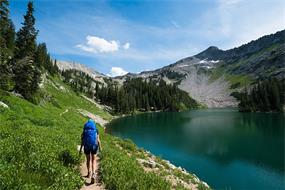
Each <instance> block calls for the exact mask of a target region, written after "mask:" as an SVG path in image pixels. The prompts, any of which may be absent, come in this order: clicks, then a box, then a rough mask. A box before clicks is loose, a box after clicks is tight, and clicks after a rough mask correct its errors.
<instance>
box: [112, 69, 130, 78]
mask: <svg viewBox="0 0 285 190" xmlns="http://www.w3.org/2000/svg"><path fill="white" fill-rule="evenodd" d="M127 73H128V72H127V71H125V70H124V69H123V68H121V67H112V68H111V71H110V76H112V77H116V76H122V75H125V74H127Z"/></svg>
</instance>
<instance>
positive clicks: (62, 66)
mask: <svg viewBox="0 0 285 190" xmlns="http://www.w3.org/2000/svg"><path fill="white" fill-rule="evenodd" d="M56 63H57V66H58V68H59V70H61V71H66V70H77V71H81V72H84V73H85V74H87V75H89V76H90V77H92V78H93V79H94V80H95V81H98V82H101V83H105V82H104V78H109V77H107V76H106V75H104V74H102V73H99V72H98V71H95V70H94V69H92V68H89V67H87V66H85V65H84V64H81V63H75V62H72V63H71V62H68V61H57V62H56Z"/></svg>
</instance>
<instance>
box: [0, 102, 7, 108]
mask: <svg viewBox="0 0 285 190" xmlns="http://www.w3.org/2000/svg"><path fill="white" fill-rule="evenodd" d="M0 106H1V107H4V108H9V106H8V105H7V104H5V103H4V102H1V101H0Z"/></svg>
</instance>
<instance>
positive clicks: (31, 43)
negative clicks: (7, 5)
mask: <svg viewBox="0 0 285 190" xmlns="http://www.w3.org/2000/svg"><path fill="white" fill-rule="evenodd" d="M33 13H34V6H33V3H32V2H31V1H30V2H28V10H27V12H26V15H24V22H23V23H22V25H23V27H22V28H21V29H20V30H19V32H17V38H16V46H17V49H16V55H15V56H16V58H17V59H23V58H25V57H27V56H28V57H30V59H33V58H34V55H35V52H36V38H37V35H38V30H36V28H35V22H36V19H35V17H34V15H33Z"/></svg>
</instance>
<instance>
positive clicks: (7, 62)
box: [0, 0, 15, 90]
mask: <svg viewBox="0 0 285 190" xmlns="http://www.w3.org/2000/svg"><path fill="white" fill-rule="evenodd" d="M8 6H9V2H8V0H0V50H1V51H0V89H3V90H11V89H12V88H13V80H12V78H13V75H12V69H11V66H12V56H13V51H14V46H15V29H14V25H13V23H12V21H11V20H10V19H9V8H8Z"/></svg>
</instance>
